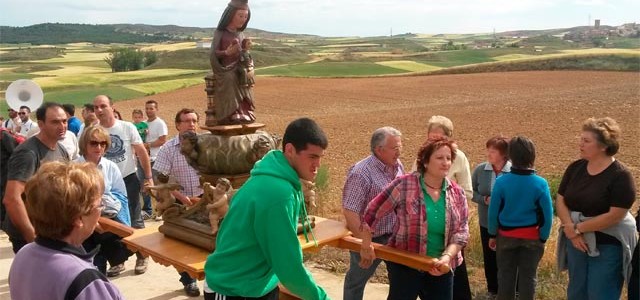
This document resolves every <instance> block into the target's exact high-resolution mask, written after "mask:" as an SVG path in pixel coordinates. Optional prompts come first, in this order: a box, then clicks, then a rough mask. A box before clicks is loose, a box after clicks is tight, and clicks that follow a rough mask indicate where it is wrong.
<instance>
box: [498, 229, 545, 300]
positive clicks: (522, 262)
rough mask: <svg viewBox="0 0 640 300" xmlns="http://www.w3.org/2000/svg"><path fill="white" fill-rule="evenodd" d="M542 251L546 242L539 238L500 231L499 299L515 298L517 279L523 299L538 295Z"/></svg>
mask: <svg viewBox="0 0 640 300" xmlns="http://www.w3.org/2000/svg"><path fill="white" fill-rule="evenodd" d="M543 254H544V244H543V243H542V242H541V241H540V240H527V239H518V238H511V237H505V236H501V235H498V238H497V239H496V258H497V261H498V300H512V299H515V298H516V281H517V283H518V293H519V294H520V296H519V299H520V300H533V299H535V293H536V281H537V280H536V276H537V271H538V263H539V262H540V259H541V258H542V255H543Z"/></svg>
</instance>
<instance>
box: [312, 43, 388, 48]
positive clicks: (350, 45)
mask: <svg viewBox="0 0 640 300" xmlns="http://www.w3.org/2000/svg"><path fill="white" fill-rule="evenodd" d="M379 46H380V44H372V43H360V44H340V45H326V46H321V47H320V48H347V47H379Z"/></svg>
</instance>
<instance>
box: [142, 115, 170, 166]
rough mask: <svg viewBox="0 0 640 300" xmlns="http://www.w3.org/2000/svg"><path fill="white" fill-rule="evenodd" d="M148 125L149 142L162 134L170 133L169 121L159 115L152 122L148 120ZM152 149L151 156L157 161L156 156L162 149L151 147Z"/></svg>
mask: <svg viewBox="0 0 640 300" xmlns="http://www.w3.org/2000/svg"><path fill="white" fill-rule="evenodd" d="M147 125H148V126H149V133H147V140H146V142H147V143H153V142H155V141H156V140H157V139H158V138H160V137H161V136H163V135H164V136H166V135H168V134H169V129H168V128H167V123H165V122H164V121H163V120H162V119H160V118H158V117H156V119H155V120H153V121H151V122H150V121H147ZM150 150H151V151H150V152H151V153H150V154H149V158H151V161H155V160H156V156H158V151H160V147H151V149H150Z"/></svg>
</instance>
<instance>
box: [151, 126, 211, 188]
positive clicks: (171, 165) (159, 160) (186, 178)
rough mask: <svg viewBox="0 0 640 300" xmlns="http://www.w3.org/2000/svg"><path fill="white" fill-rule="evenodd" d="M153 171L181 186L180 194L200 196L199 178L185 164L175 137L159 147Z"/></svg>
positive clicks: (194, 171) (191, 168) (187, 164)
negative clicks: (169, 177)
mask: <svg viewBox="0 0 640 300" xmlns="http://www.w3.org/2000/svg"><path fill="white" fill-rule="evenodd" d="M153 169H154V170H156V171H158V172H160V173H163V174H166V175H169V176H171V177H174V178H175V179H176V181H177V182H178V183H179V184H180V185H181V186H182V191H181V192H182V194H184V195H185V196H187V197H197V196H200V195H202V193H203V191H202V188H201V187H200V176H199V175H198V172H197V171H196V169H194V168H193V167H192V166H190V165H189V163H187V159H186V158H185V157H184V155H182V153H180V138H178V137H177V136H176V137H175V138H173V139H171V140H169V141H167V142H166V143H165V144H164V145H162V147H160V150H159V151H158V156H157V157H156V161H155V163H154V164H153Z"/></svg>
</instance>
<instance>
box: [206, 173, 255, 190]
mask: <svg viewBox="0 0 640 300" xmlns="http://www.w3.org/2000/svg"><path fill="white" fill-rule="evenodd" d="M200 178H201V179H200V180H201V182H203V184H204V182H209V183H213V184H214V185H215V183H216V182H218V179H220V178H226V179H228V180H229V181H230V182H231V186H232V187H233V188H234V189H239V188H240V187H241V186H242V185H243V184H244V182H245V181H247V179H249V173H245V174H238V175H222V174H200Z"/></svg>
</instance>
